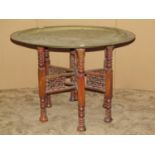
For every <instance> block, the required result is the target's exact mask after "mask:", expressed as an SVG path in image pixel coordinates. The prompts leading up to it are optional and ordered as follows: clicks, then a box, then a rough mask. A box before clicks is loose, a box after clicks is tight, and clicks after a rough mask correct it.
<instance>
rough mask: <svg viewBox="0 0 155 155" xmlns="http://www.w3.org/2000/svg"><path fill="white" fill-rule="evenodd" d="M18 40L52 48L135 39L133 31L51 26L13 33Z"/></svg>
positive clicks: (13, 38) (115, 43) (88, 45)
mask: <svg viewBox="0 0 155 155" xmlns="http://www.w3.org/2000/svg"><path fill="white" fill-rule="evenodd" d="M11 39H12V40H14V41H17V42H21V43H26V44H30V45H35V46H44V47H51V48H93V47H102V46H108V45H118V44H123V43H128V42H131V41H132V40H134V39H135V35H134V34H133V33H132V32H129V31H126V30H122V29H118V28H111V27H96V26H51V27H43V28H32V29H27V30H23V31H18V32H15V33H13V34H11Z"/></svg>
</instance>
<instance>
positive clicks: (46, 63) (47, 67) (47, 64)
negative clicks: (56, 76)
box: [45, 49, 52, 108]
mask: <svg viewBox="0 0 155 155" xmlns="http://www.w3.org/2000/svg"><path fill="white" fill-rule="evenodd" d="M49 65H50V57H49V51H48V49H45V69H46V75H48V74H49ZM46 103H47V104H46V107H47V108H50V107H52V102H51V96H50V95H47V94H46Z"/></svg>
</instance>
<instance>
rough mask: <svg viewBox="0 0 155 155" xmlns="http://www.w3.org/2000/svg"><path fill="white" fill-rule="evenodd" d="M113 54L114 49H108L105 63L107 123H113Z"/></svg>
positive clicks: (104, 105) (105, 119)
mask: <svg viewBox="0 0 155 155" xmlns="http://www.w3.org/2000/svg"><path fill="white" fill-rule="evenodd" d="M112 52H113V47H111V46H110V47H107V48H106V50H105V62H104V76H105V95H104V104H103V107H104V108H105V118H104V121H105V122H111V121H112V117H111V102H112V89H113V87H112V81H113V77H112Z"/></svg>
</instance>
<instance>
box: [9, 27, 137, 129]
mask: <svg viewBox="0 0 155 155" xmlns="http://www.w3.org/2000/svg"><path fill="white" fill-rule="evenodd" d="M11 40H12V41H14V42H16V43H19V44H21V45H24V46H29V45H31V47H33V48H36V49H37V52H38V81H39V96H40V109H41V113H40V121H42V122H46V121H47V120H48V118H47V113H46V108H47V107H51V106H52V102H51V97H50V95H51V94H54V93H61V92H67V91H69V92H71V96H70V100H71V101H76V100H77V101H78V119H79V123H78V128H77V129H78V131H85V130H86V127H85V120H84V117H85V90H91V91H97V92H101V93H103V94H104V102H103V107H104V108H105V118H104V121H105V122H111V121H112V116H111V102H112V90H113V88H112V81H113V77H112V72H113V71H112V53H113V50H114V49H115V48H116V47H121V46H124V45H127V44H129V43H131V42H132V41H134V40H135V35H134V34H133V33H132V32H129V31H126V30H122V29H118V28H112V27H97V26H50V27H42V28H32V29H27V30H22V31H18V32H15V33H13V34H11ZM52 49H55V51H57V52H61V51H64V52H70V67H69V68H65V67H58V66H53V65H51V63H50V58H49V52H52ZM96 49H101V50H103V51H104V52H105V58H104V67H103V68H101V69H95V70H88V71H85V69H84V61H85V52H94V51H95V50H96ZM94 61H98V60H96V58H95V54H94ZM94 104H95V103H94Z"/></svg>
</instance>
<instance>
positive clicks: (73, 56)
mask: <svg viewBox="0 0 155 155" xmlns="http://www.w3.org/2000/svg"><path fill="white" fill-rule="evenodd" d="M76 57H77V56H76V50H74V49H72V50H71V51H70V68H71V69H73V71H74V73H75V76H74V77H71V82H72V83H74V84H75V85H76V83H77V82H76V74H77V67H76V66H77V58H76ZM77 100H78V94H77V90H72V91H71V94H70V101H77Z"/></svg>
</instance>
